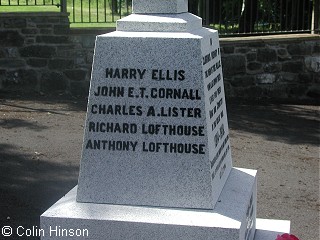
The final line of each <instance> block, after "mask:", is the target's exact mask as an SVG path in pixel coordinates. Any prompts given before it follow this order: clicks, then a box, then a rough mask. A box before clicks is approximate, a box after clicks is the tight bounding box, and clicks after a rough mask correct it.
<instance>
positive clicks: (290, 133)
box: [0, 95, 319, 240]
mask: <svg viewBox="0 0 320 240" xmlns="http://www.w3.org/2000/svg"><path fill="white" fill-rule="evenodd" d="M85 105H86V103H85V101H78V100H64V99H55V100H52V99H48V98H43V97H38V98H36V99H23V100H21V99H17V98H16V99H12V98H9V97H8V96H6V97H5V98H1V95H0V227H2V226H4V225H10V226H12V227H13V228H14V229H15V228H17V227H18V226H23V227H24V228H25V229H27V228H32V226H38V227H39V216H40V215H41V213H43V212H44V211H45V210H46V209H47V208H49V207H50V206H51V205H52V204H53V203H55V202H56V201H57V200H58V199H60V198H61V197H62V196H63V195H64V194H65V193H67V192H68V191H69V190H70V189H71V188H72V187H74V186H75V185H76V184H77V177H78V170H79V161H80V154H81V144H82V137H83V127H84V126H83V125H84V120H85V108H86V107H85ZM228 117H229V124H230V137H231V144H232V155H233V161H234V165H235V166H237V167H244V168H253V169H258V171H259V172H258V217H260V218H275V219H290V220H291V221H292V225H291V229H292V233H293V234H295V235H297V236H298V237H299V238H300V239H301V240H313V239H319V148H318V146H319V107H315V106H297V105H246V104H239V103H229V104H228ZM0 239H2V238H1V237H0ZM7 239H38V238H25V237H22V238H21V237H11V238H7Z"/></svg>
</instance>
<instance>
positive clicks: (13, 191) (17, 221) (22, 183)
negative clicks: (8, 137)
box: [0, 144, 79, 239]
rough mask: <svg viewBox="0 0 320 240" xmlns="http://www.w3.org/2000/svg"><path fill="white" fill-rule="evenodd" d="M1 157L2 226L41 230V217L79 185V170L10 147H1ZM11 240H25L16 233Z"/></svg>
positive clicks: (0, 205)
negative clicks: (37, 228)
mask: <svg viewBox="0 0 320 240" xmlns="http://www.w3.org/2000/svg"><path fill="white" fill-rule="evenodd" d="M19 152H21V154H20V153H19ZM0 153H1V158H0V213H1V214H0V216H1V219H0V224H1V225H2V226H11V227H12V228H13V229H17V227H18V226H23V228H25V229H27V228H30V229H32V227H36V226H38V227H39V226H40V225H39V224H40V223H39V216H40V215H41V214H42V213H43V212H44V211H45V210H46V209H47V208H48V206H50V205H52V204H53V203H55V202H56V201H57V200H58V199H59V198H60V197H62V196H63V195H64V194H65V193H67V192H68V191H69V190H70V189H71V188H72V187H74V186H75V185H76V184H77V174H78V170H79V167H78V166H68V165H65V164H56V163H52V162H47V161H44V160H43V159H42V156H41V155H38V156H34V155H28V154H26V153H23V151H22V150H21V149H16V147H15V146H13V145H9V144H0ZM20 233H23V230H21V231H20ZM10 239H25V238H21V237H18V236H17V235H16V233H14V234H13V237H11V238H10ZM27 239H38V238H37V237H28V238H27Z"/></svg>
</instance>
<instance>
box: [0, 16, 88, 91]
mask: <svg viewBox="0 0 320 240" xmlns="http://www.w3.org/2000/svg"><path fill="white" fill-rule="evenodd" d="M0 26H1V30H0V71H1V72H3V74H2V76H1V78H0V89H5V90H8V91H10V90H14V91H17V90H18V91H27V92H28V91H31V92H34V91H36V92H43V93H53V92H56V91H59V92H69V93H71V94H76V95H81V96H85V95H87V94H88V89H89V76H90V71H91V64H92V52H93V47H94V36H86V35H81V36H79V37H78V36H77V37H73V36H71V35H70V25H69V20H68V15H67V14H63V13H2V14H1V17H0ZM75 38H77V41H74V39H75ZM87 56H89V57H87ZM7 70H8V71H7Z"/></svg>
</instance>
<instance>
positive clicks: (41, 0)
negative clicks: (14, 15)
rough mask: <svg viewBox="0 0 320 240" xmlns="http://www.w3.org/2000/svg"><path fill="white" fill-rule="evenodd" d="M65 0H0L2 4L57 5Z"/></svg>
mask: <svg viewBox="0 0 320 240" xmlns="http://www.w3.org/2000/svg"><path fill="white" fill-rule="evenodd" d="M62 2H63V1H60V0H0V6H13V7H19V6H57V7H60V6H61V4H62Z"/></svg>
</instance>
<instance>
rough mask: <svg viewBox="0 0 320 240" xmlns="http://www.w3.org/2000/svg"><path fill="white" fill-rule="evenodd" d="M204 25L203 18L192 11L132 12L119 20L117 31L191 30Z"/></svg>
mask: <svg viewBox="0 0 320 240" xmlns="http://www.w3.org/2000/svg"><path fill="white" fill-rule="evenodd" d="M201 27H202V19H201V18H200V17H198V16H195V15H193V14H191V13H181V14H153V15H147V14H145V15H144V14H131V15H130V16H128V17H125V18H123V19H120V20H118V21H117V31H130V32H190V31H192V30H195V29H199V28H201Z"/></svg>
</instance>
